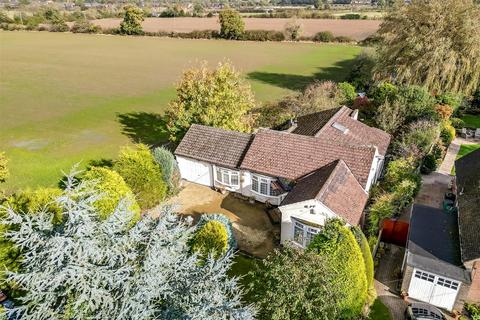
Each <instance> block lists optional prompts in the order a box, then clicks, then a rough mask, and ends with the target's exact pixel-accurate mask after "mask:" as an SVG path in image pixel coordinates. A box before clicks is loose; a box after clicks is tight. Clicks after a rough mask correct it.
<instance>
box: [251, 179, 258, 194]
mask: <svg viewBox="0 0 480 320" xmlns="http://www.w3.org/2000/svg"><path fill="white" fill-rule="evenodd" d="M252 190H253V191H256V192H258V178H257V177H256V176H252Z"/></svg>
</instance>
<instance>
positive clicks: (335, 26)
mask: <svg viewBox="0 0 480 320" xmlns="http://www.w3.org/2000/svg"><path fill="white" fill-rule="evenodd" d="M121 21H122V19H116V18H111V19H99V20H94V21H93V23H95V24H97V25H99V26H101V27H102V28H116V27H118V26H119V25H120V22H121ZM243 21H245V28H246V29H247V30H259V29H261V30H276V31H283V30H284V29H285V24H287V23H288V22H289V21H291V19H282V18H243ZM297 21H299V22H300V23H301V24H302V30H303V32H302V35H304V36H313V35H314V34H315V33H317V32H320V31H331V32H332V33H333V34H334V35H335V36H348V37H350V38H352V39H355V40H363V39H365V38H367V37H368V36H370V35H372V34H374V33H375V32H376V31H377V30H378V28H379V26H380V23H381V21H380V20H340V19H338V20H334V19H297ZM142 26H143V29H144V30H145V31H150V32H157V31H169V32H170V31H175V32H190V31H194V30H219V29H220V25H219V23H218V18H217V17H212V18H188V17H180V18H146V19H145V21H144V22H143V24H142Z"/></svg>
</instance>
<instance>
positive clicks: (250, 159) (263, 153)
mask: <svg viewBox="0 0 480 320" xmlns="http://www.w3.org/2000/svg"><path fill="white" fill-rule="evenodd" d="M374 155H375V148H373V147H369V146H363V145H362V146H357V145H352V144H347V143H345V142H344V141H342V140H340V139H336V137H335V136H333V137H324V136H321V137H310V136H303V135H298V134H291V133H286V132H279V131H273V130H268V129H261V130H259V131H258V132H257V134H255V137H254V139H253V141H252V143H251V145H250V147H249V149H248V151H247V153H246V154H245V157H244V159H243V161H242V164H241V165H240V168H242V169H246V170H251V171H254V172H258V173H263V174H266V175H269V176H273V177H282V178H286V179H290V180H297V179H299V178H301V177H303V176H305V175H307V174H309V173H311V172H313V171H316V170H318V169H319V168H321V167H323V166H325V165H327V164H329V163H331V162H332V161H335V160H337V159H342V160H343V161H345V163H346V164H347V165H348V166H349V168H350V169H351V170H352V173H353V175H354V176H355V178H357V180H358V181H359V182H360V184H361V185H362V186H363V187H365V186H366V184H367V180H368V175H369V173H370V168H371V164H372V161H373V158H374Z"/></svg>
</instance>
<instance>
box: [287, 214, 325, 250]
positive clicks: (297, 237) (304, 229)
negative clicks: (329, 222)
mask: <svg viewBox="0 0 480 320" xmlns="http://www.w3.org/2000/svg"><path fill="white" fill-rule="evenodd" d="M319 231H320V229H319V228H315V227H312V226H309V225H306V224H303V223H301V222H298V221H294V223H293V241H294V242H296V243H297V244H299V245H301V246H302V247H304V248H305V247H307V246H308V245H309V244H310V242H312V240H313V238H314V237H315V235H316V234H317V233H318V232H319Z"/></svg>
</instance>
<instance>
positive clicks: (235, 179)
mask: <svg viewBox="0 0 480 320" xmlns="http://www.w3.org/2000/svg"><path fill="white" fill-rule="evenodd" d="M231 179H232V180H231V183H232V185H234V186H238V185H239V183H238V173H236V172H234V173H232V176H231Z"/></svg>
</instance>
